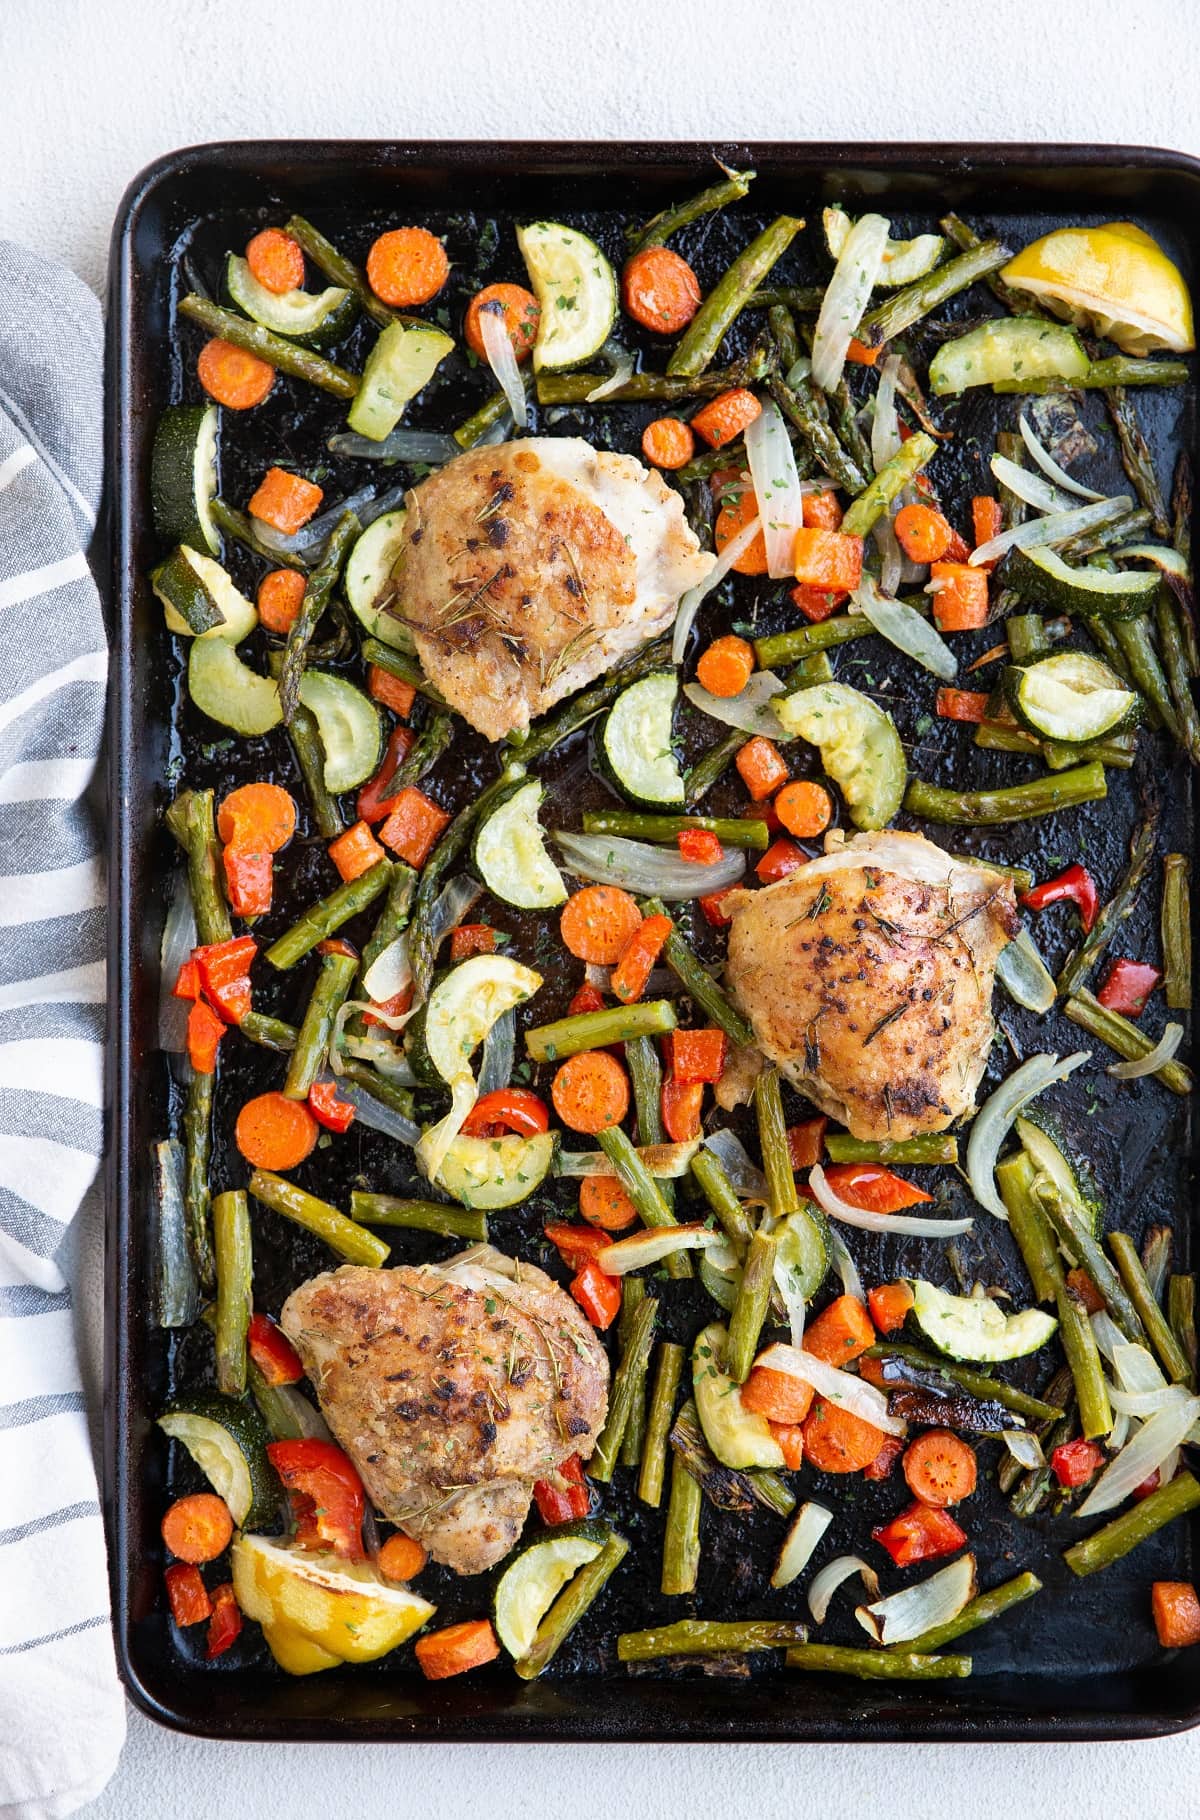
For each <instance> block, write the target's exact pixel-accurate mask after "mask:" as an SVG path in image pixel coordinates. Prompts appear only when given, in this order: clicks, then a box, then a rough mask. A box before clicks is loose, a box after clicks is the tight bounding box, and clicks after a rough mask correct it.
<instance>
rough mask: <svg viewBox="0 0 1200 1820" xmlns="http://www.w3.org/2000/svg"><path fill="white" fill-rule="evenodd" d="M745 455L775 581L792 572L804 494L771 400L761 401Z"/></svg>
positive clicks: (784, 428) (787, 438) (784, 429)
mask: <svg viewBox="0 0 1200 1820" xmlns="http://www.w3.org/2000/svg"><path fill="white" fill-rule="evenodd" d="M746 456H747V459H748V461H749V463H750V477H751V479H752V480H753V482H754V496H755V498H756V499H757V501H758V516H759V518H760V519H761V520H762V527H763V543H764V544H765V545H766V550H767V574H768V575H769V576H771V578H772V580H775V581H778V580H779V579H780V577H781V576H784V575H791V574H792V573H793V571H794V567H795V563H794V560H793V553H794V550H795V546H796V532H797V531H798V530H799V529H800V527H801V525H802V524H803V523H804V495H803V493H802V491H801V488H800V476H799V474H798V473H797V472H796V457H795V455H794V454H793V453H792V439H791V437H790V436H789V435H788V430H787V425H786V423H784V421H783V417H782V414H781V413H780V410H779V406H778V405H777V404H776V403H775V402H774V400H773V399H770V398H768V399H766V400H765V401H764V403H763V407H762V409H761V411H760V412H759V414H758V416H757V417H756V418H755V419H754V422H753V423H752V424H750V425H749V426H748V428H747V430H746Z"/></svg>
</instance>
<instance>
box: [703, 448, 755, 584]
mask: <svg viewBox="0 0 1200 1820" xmlns="http://www.w3.org/2000/svg"><path fill="white" fill-rule="evenodd" d="M712 487H713V497H714V498H715V499H716V501H717V503H718V506H719V510H718V512H717V516H716V520H715V522H714V524H713V543H714V544H715V545H716V549H717V554H718V556H719V555H720V554H721V552H722V550H723V549H724V548H725V545H726V544H727V543H732V542H733V540H734V538H735V537H736V536H737V534H738V532H739V531H744V530H745V529H746V526H747V525H748V524H752V523H753V521H754V520H755V519H756V518H757V517H758V501H757V499H756V498H755V495H754V488H753V487H752V486H751V485H750V476H749V475H748V474H736V473H723V474H714V475H713V477H712ZM733 569H734V573H735V574H736V575H765V574H766V572H767V545H766V540H765V539H764V537H763V534H762V532H761V531H759V532H758V533H757V534H756V535H755V537H754V539H753V541H752V542H751V543H750V545H749V548H748V549H745V550H743V551H742V553H741V555H740V556H739V557H738V559H737V561H736V562H735V563H734V565H733Z"/></svg>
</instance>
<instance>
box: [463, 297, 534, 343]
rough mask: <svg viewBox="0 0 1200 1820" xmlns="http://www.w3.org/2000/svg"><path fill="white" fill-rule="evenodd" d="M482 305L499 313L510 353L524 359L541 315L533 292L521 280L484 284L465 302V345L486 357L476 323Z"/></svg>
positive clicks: (480, 332) (483, 308)
mask: <svg viewBox="0 0 1200 1820" xmlns="http://www.w3.org/2000/svg"><path fill="white" fill-rule="evenodd" d="M485 309H487V310H490V311H492V312H494V313H495V314H497V315H500V316H503V318H504V326H505V328H506V329H507V330H508V339H509V340H510V341H511V342H512V350H513V353H514V354H515V355H516V357H517V359H518V360H519V361H520V360H528V358H529V356H530V354H531V353H532V352H533V344H534V342H535V341H536V340H537V332H538V323H539V322H540V321H541V319H542V310H541V305H540V304H539V303H538V300H537V298H536V297H535V296H534V294H533V292H532V291H527V290H526V289H525V287H524V285H523V284H488V285H485V286H484V288H483V289H482V291H476V293H475V295H474V297H472V299H471V301H470V303H469V304H468V305H467V314H466V317H465V319H464V321H463V334H464V335H465V336H466V338H467V346H468V347H469V348H470V349H471V352H472V353H473V354H477V355H478V356H479V358H480V360H486V359H487V349H486V347H485V346H484V344H483V330H482V328H481V326H480V318H481V317H482V315H483V312H484V310H485Z"/></svg>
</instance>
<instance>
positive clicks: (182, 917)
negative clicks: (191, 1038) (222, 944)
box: [158, 872, 200, 1055]
mask: <svg viewBox="0 0 1200 1820" xmlns="http://www.w3.org/2000/svg"><path fill="white" fill-rule="evenodd" d="M199 939H200V938H199V936H198V934H197V932H196V912H195V909H194V908H193V906H192V889H191V886H190V885H189V883H188V876H187V873H186V872H178V873H176V875H175V880H174V883H173V885H172V887H171V902H170V904H169V905H168V907H167V919H166V921H165V922H164V924H163V932H162V948H161V950H160V957H159V979H158V1046H159V1048H160V1049H162V1050H164V1051H165V1052H166V1053H167V1054H168V1055H182V1054H183V1051H184V1050H185V1049H186V1048H187V1024H188V1010H189V1006H188V1001H187V999H185V998H176V997H175V981H176V980H177V979H178V978H179V969H180V968H181V967H182V966H183V963H184V961H186V960H188V959H189V958H190V956H191V952H192V949H193V948H194V947H195V946H196V943H197V942H198V941H199Z"/></svg>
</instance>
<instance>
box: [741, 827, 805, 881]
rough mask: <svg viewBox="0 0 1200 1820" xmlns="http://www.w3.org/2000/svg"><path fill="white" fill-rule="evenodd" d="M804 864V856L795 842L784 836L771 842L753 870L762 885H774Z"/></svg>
mask: <svg viewBox="0 0 1200 1820" xmlns="http://www.w3.org/2000/svg"><path fill="white" fill-rule="evenodd" d="M805 864H806V861H805V858H804V854H803V853H802V852H801V850H800V848H799V847H798V846H797V845H796V843H795V841H790V840H788V838H787V836H786V835H780V837H779V839H778V840H776V841H772V842H771V845H770V846H769V847H768V848H767V850H766V852H765V853H764V854H763V856H762V858H761V859H760V860H759V862H758V864H757V866H755V868H754V870H755V872H756V873H757V874H758V876H759V878H760V879H761V880H762V882H763V884H764V885H774V884H776V883H777V882H778V881H779V880H780V879H781V878H786V877H787V876H788V873H789V872H795V870H796V868H797V867H798V866H803V865H805Z"/></svg>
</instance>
